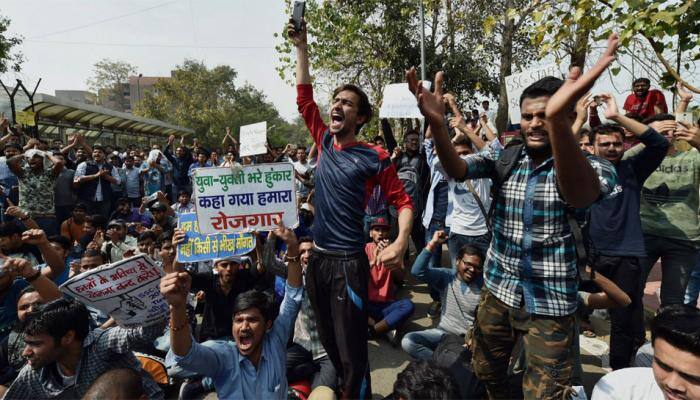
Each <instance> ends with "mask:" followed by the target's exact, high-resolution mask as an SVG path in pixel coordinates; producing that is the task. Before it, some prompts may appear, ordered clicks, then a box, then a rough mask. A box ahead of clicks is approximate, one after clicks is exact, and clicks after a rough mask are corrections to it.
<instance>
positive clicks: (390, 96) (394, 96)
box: [379, 81, 430, 119]
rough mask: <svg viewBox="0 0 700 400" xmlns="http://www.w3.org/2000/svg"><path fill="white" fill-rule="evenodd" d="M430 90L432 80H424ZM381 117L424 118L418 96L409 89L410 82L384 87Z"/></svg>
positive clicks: (424, 85)
mask: <svg viewBox="0 0 700 400" xmlns="http://www.w3.org/2000/svg"><path fill="white" fill-rule="evenodd" d="M423 87H425V88H426V89H428V90H430V82H428V81H423ZM379 118H421V119H422V118H423V114H421V113H420V109H418V100H416V96H415V95H414V94H413V93H411V91H410V90H409V89H408V83H392V84H391V85H386V86H385V87H384V93H383V97H382V107H381V108H380V109H379Z"/></svg>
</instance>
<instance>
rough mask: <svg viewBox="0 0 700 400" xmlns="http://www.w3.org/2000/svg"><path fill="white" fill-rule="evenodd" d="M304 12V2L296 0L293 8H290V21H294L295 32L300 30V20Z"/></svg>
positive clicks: (302, 18)
mask: <svg viewBox="0 0 700 400" xmlns="http://www.w3.org/2000/svg"><path fill="white" fill-rule="evenodd" d="M305 12H306V2H305V1H299V0H296V1H295V2H294V9H293V10H292V21H293V22H294V30H295V31H296V32H300V31H301V22H302V21H303V20H304V13H305Z"/></svg>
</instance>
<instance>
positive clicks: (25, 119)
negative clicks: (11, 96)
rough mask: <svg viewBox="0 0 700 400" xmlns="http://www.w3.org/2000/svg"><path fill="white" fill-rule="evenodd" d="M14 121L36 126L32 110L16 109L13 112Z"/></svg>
mask: <svg viewBox="0 0 700 400" xmlns="http://www.w3.org/2000/svg"><path fill="white" fill-rule="evenodd" d="M15 122H17V123H18V124H22V125H26V126H36V120H35V119H34V112H33V111H17V112H16V113H15Z"/></svg>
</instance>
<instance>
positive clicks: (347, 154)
mask: <svg viewBox="0 0 700 400" xmlns="http://www.w3.org/2000/svg"><path fill="white" fill-rule="evenodd" d="M297 28H298V29H297ZM287 34H288V36H289V39H290V40H291V42H292V44H293V45H294V46H295V47H296V53H297V65H296V77H297V105H298V107H299V112H300V113H301V115H302V117H303V118H304V121H305V122H306V126H307V127H308V128H309V131H310V132H311V135H312V137H313V139H314V142H315V144H316V148H317V149H318V151H319V153H320V154H322V157H319V161H318V164H317V166H316V175H315V177H316V186H315V207H316V223H315V224H314V225H313V229H312V231H313V237H314V248H313V251H312V252H311V255H310V257H309V265H308V269H307V272H306V279H307V282H306V283H307V284H306V287H307V290H308V293H309V299H310V300H311V304H312V306H313V308H314V313H315V314H316V320H317V321H318V331H319V336H320V338H321V342H322V343H323V346H324V348H325V349H326V351H327V352H328V356H329V357H330V359H331V361H332V362H333V364H334V366H335V367H336V369H337V371H338V372H339V375H340V376H342V385H341V398H344V399H345V398H355V399H357V398H369V397H370V396H371V393H372V390H371V387H370V374H369V362H368V356H367V313H368V310H367V306H368V304H367V303H368V292H367V289H368V280H369V262H368V260H367V255H366V254H365V252H364V247H365V240H364V239H365V236H364V231H363V228H364V226H363V218H364V209H365V206H366V205H367V201H368V199H369V197H370V195H371V192H372V188H373V187H374V186H375V185H379V186H380V187H381V188H382V192H383V193H384V194H385V196H386V198H387V201H388V203H389V204H391V205H394V206H395V207H396V209H397V210H398V220H399V234H398V237H397V238H396V241H394V243H392V244H391V245H389V246H387V247H386V248H385V249H384V250H382V251H381V253H379V254H378V256H377V260H378V262H379V263H382V264H384V266H385V267H386V268H389V269H391V268H396V267H397V266H398V265H400V263H401V259H402V258H403V255H404V252H405V251H406V248H407V246H408V236H409V234H410V232H411V223H412V221H413V205H412V202H411V199H410V197H409V196H408V195H407V194H406V191H405V190H404V187H403V184H402V183H401V181H400V180H399V179H398V176H397V174H396V169H395V167H394V166H393V165H392V163H391V161H390V159H389V154H388V153H387V152H386V151H384V150H381V149H380V148H378V147H375V146H371V145H369V144H366V143H362V142H358V141H357V134H358V132H359V131H360V129H361V128H362V126H363V125H364V124H365V123H367V122H368V121H369V120H370V119H371V118H372V107H371V105H370V103H369V100H368V98H367V95H366V94H365V93H364V92H363V91H362V89H360V88H359V87H357V86H355V85H350V84H345V85H342V86H340V87H339V88H337V89H336V90H335V91H334V93H333V98H332V103H331V107H330V121H331V123H330V127H329V126H326V124H325V123H324V122H323V120H322V119H321V114H320V112H319V109H318V106H317V105H316V103H315V102H314V99H313V88H312V86H311V74H310V72H309V56H308V51H307V39H306V23H305V22H304V20H303V18H302V19H301V22H300V23H298V22H297V23H296V24H295V21H294V18H292V19H291V20H290V21H289V25H288V28H287Z"/></svg>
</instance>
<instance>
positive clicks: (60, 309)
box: [22, 298, 90, 343]
mask: <svg viewBox="0 0 700 400" xmlns="http://www.w3.org/2000/svg"><path fill="white" fill-rule="evenodd" d="M22 330H23V331H24V334H25V335H31V336H35V335H41V334H47V335H49V336H51V337H52V338H53V339H54V341H56V342H57V343H58V342H60V341H61V338H62V337H63V336H65V335H66V333H68V332H69V331H75V337H76V338H77V339H78V340H83V339H85V337H86V336H87V334H88V332H89V331H90V313H89V312H88V310H87V308H85V306H84V305H83V304H82V303H79V302H77V301H75V300H68V299H64V298H60V299H56V300H53V301H50V302H48V303H46V304H44V305H42V306H40V307H37V309H36V310H35V311H32V312H31V313H29V315H27V319H26V320H25V321H24V324H22Z"/></svg>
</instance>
